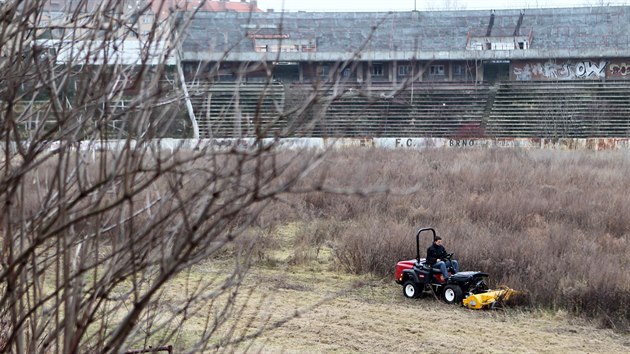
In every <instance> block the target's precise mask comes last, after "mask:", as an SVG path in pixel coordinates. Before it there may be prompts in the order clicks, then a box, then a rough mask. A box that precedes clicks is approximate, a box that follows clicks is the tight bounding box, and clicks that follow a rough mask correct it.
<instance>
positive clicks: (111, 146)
mask: <svg viewBox="0 0 630 354" xmlns="http://www.w3.org/2000/svg"><path fill="white" fill-rule="evenodd" d="M262 143H263V144H277V147H278V149H286V150H298V149H328V148H333V149H339V148H360V147H365V148H380V149H400V150H405V149H412V150H422V149H504V148H514V149H526V150H531V149H550V150H567V151H568V150H590V151H603V150H625V151H630V139H613V138H588V139H578V138H576V139H459V140H458V139H447V138H340V139H327V138H286V139H263V141H262ZM126 144H127V141H125V140H109V141H104V142H102V143H101V142H99V141H96V142H87V141H86V142H81V143H79V144H72V145H71V146H72V148H73V149H77V150H79V151H86V152H90V151H91V152H96V151H102V150H113V151H116V150H122V149H124V148H125V146H126ZM137 144H138V143H137V142H135V141H132V142H131V144H130V146H131V147H132V148H134V147H136V145H137ZM143 144H147V142H143ZM148 144H149V145H150V146H152V147H153V148H155V149H159V150H163V151H175V150H178V149H182V150H197V151H201V150H213V149H219V150H227V149H232V148H237V149H245V150H248V149H253V148H254V147H255V146H256V140H255V139H161V140H152V141H149V142H148ZM60 147H61V142H57V141H55V142H51V143H50V145H49V146H48V147H47V150H49V151H55V150H57V149H59V148H60ZM3 148H4V146H2V147H0V152H2V153H4V151H3ZM14 149H15V146H13V147H12V150H13V151H12V152H13V153H15V150H14Z"/></svg>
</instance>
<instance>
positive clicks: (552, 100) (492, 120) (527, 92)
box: [486, 81, 630, 138]
mask: <svg viewBox="0 0 630 354" xmlns="http://www.w3.org/2000/svg"><path fill="white" fill-rule="evenodd" d="M486 134H487V135H488V136H489V137H496V138H509V137H538V138H585V137H602V138H603V137H628V136H629V135H630V81H606V82H602V81H556V82H549V81H540V82H504V83H501V84H500V85H499V87H498V90H497V93H496V96H495V99H494V103H493V105H492V109H491V111H490V114H489V117H488V120H487V123H486Z"/></svg>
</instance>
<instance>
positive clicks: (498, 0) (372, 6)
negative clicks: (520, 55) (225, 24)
mask: <svg viewBox="0 0 630 354" xmlns="http://www.w3.org/2000/svg"><path fill="white" fill-rule="evenodd" d="M232 1H234V0H232ZM629 2H630V1H628V0H608V1H607V0H258V7H259V8H261V9H263V10H267V9H274V11H281V10H282V9H283V8H284V9H285V10H287V11H299V10H303V11H410V10H413V9H414V6H415V7H416V9H417V10H445V9H452V10H482V9H497V10H498V9H515V8H516V9H527V8H538V7H572V6H576V7H577V6H593V5H602V4H604V5H609V4H610V5H614V4H628V3H629Z"/></svg>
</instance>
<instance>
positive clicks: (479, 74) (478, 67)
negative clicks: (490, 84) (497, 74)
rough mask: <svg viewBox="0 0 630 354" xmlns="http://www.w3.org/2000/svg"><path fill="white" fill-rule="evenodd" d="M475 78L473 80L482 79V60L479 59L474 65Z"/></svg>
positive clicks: (479, 80) (480, 80) (478, 80)
mask: <svg viewBox="0 0 630 354" xmlns="http://www.w3.org/2000/svg"><path fill="white" fill-rule="evenodd" d="M475 71H476V78H475V81H477V82H482V81H483V62H482V61H479V62H477V65H476V70H475Z"/></svg>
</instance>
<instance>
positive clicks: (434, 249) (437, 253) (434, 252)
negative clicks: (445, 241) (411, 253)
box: [427, 243, 447, 265]
mask: <svg viewBox="0 0 630 354" xmlns="http://www.w3.org/2000/svg"><path fill="white" fill-rule="evenodd" d="M446 255H447V253H446V249H445V248H444V246H441V245H440V246H438V245H436V244H435V243H434V244H432V245H431V247H429V248H427V263H428V264H429V265H433V264H435V263H436V262H437V260H438V258H440V259H444V258H445V256H446Z"/></svg>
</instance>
